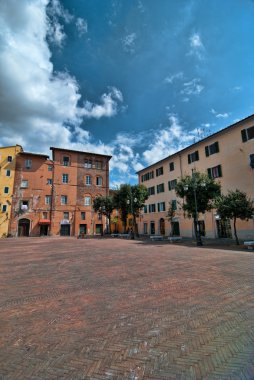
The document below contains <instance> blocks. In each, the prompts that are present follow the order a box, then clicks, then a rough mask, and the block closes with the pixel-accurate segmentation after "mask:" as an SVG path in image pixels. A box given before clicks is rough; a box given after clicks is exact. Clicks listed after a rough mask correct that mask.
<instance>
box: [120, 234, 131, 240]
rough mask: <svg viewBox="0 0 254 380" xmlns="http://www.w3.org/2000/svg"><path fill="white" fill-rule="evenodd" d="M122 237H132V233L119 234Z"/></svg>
mask: <svg viewBox="0 0 254 380" xmlns="http://www.w3.org/2000/svg"><path fill="white" fill-rule="evenodd" d="M118 236H119V237H120V238H126V239H128V238H129V237H130V234H118Z"/></svg>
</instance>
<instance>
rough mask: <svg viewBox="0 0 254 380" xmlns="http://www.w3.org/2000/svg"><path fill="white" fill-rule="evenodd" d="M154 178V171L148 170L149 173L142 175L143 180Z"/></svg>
mask: <svg viewBox="0 0 254 380" xmlns="http://www.w3.org/2000/svg"><path fill="white" fill-rule="evenodd" d="M152 178H154V173H153V171H151V172H148V173H146V174H143V175H142V176H141V182H145V181H149V179H152Z"/></svg>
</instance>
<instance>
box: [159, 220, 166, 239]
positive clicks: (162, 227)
mask: <svg viewBox="0 0 254 380" xmlns="http://www.w3.org/2000/svg"><path fill="white" fill-rule="evenodd" d="M159 229H160V234H161V235H165V220H164V219H163V218H160V222H159Z"/></svg>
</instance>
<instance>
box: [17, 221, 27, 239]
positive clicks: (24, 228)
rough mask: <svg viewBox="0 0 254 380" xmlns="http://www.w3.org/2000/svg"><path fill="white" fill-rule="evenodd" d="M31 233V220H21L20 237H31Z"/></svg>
mask: <svg viewBox="0 0 254 380" xmlns="http://www.w3.org/2000/svg"><path fill="white" fill-rule="evenodd" d="M29 231H30V220H29V219H25V218H24V219H20V220H19V225H18V236H20V237H21V236H29Z"/></svg>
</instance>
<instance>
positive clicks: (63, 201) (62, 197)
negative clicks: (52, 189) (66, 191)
mask: <svg viewBox="0 0 254 380" xmlns="http://www.w3.org/2000/svg"><path fill="white" fill-rule="evenodd" d="M67 203H68V197H67V195H61V205H67Z"/></svg>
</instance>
